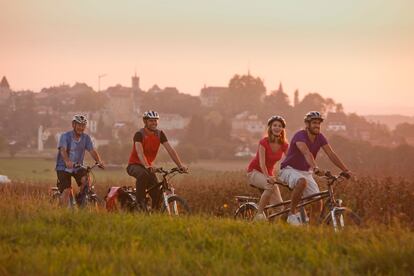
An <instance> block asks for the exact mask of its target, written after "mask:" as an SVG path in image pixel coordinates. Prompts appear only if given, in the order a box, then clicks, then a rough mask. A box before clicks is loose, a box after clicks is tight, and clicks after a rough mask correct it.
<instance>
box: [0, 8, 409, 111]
mask: <svg viewBox="0 0 414 276" xmlns="http://www.w3.org/2000/svg"><path fill="white" fill-rule="evenodd" d="M0 8H1V10H2V11H3V16H2V17H1V18H0V32H1V36H2V46H1V51H0V61H1V63H0V77H2V76H3V75H5V76H6V77H7V79H8V80H9V83H10V85H11V87H12V89H14V90H24V89H30V90H33V91H38V90H40V89H41V88H43V87H49V86H53V85H60V84H62V83H67V84H70V85H73V84H74V83H75V82H85V83H87V84H88V85H90V86H92V87H93V88H94V89H95V90H97V86H98V75H99V74H107V76H106V77H104V78H102V80H101V89H106V88H107V87H108V86H113V85H116V84H121V85H124V86H130V78H131V76H132V75H133V74H134V72H135V71H136V72H137V75H139V76H140V78H141V87H142V88H143V89H144V90H147V89H148V88H150V87H151V86H152V85H153V84H158V85H159V86H160V87H165V86H175V87H177V89H178V90H179V91H181V92H184V93H188V94H192V95H198V94H199V92H200V89H201V88H202V87H203V86H204V85H207V86H226V85H227V84H228V81H229V80H230V78H231V77H232V76H233V75H234V74H245V73H247V71H248V70H249V69H250V72H251V74H252V75H254V76H259V77H261V78H262V79H264V82H265V86H266V88H267V90H268V91H271V90H275V89H276V88H277V87H278V85H279V82H282V83H283V87H284V90H285V92H286V93H287V94H288V95H289V97H290V99H291V100H292V99H293V92H294V90H295V89H299V92H300V96H301V97H303V96H304V95H305V94H306V93H309V92H318V93H320V94H321V95H322V96H324V97H330V98H333V99H334V100H335V101H336V102H340V103H342V104H343V105H344V107H345V111H346V112H357V113H358V114H362V115H367V114H402V115H410V116H413V115H414V96H413V94H414V93H413V92H414V82H413V81H412V80H411V75H412V73H411V72H414V35H413V34H414V17H412V16H411V14H410V13H411V12H412V11H413V10H414V3H413V2H412V1H408V0H406V1H403V0H400V1H393V2H389V1H385V0H383V1H374V0H370V1H364V2H360V1H347V2H335V3H333V2H332V1H313V2H308V1H304V0H303V1H295V2H294V3H293V2H289V3H287V2H276V1H263V2H260V3H251V2H248V1H209V2H201V1H188V0H187V1H180V2H169V1H154V2H147V1H132V0H130V1H123V2H122V3H121V2H117V3H115V2H112V1H98V0H90V1H59V3H56V2H55V1H52V0H45V1H41V2H39V1H33V0H26V1H20V2H8V1H4V0H0ZM410 73H411V74H410Z"/></svg>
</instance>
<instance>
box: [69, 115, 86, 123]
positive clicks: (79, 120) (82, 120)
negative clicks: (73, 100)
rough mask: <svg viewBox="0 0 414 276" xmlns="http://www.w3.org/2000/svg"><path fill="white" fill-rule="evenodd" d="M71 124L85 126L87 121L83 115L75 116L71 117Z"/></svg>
mask: <svg viewBox="0 0 414 276" xmlns="http://www.w3.org/2000/svg"><path fill="white" fill-rule="evenodd" d="M72 122H76V123H78V124H84V125H86V124H87V123H88V119H86V116H85V115H81V114H76V115H75V116H73V119H72Z"/></svg>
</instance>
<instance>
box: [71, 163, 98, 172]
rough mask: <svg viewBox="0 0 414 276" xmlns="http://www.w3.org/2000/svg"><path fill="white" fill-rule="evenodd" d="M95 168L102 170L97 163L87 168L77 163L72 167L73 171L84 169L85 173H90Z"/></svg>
mask: <svg viewBox="0 0 414 276" xmlns="http://www.w3.org/2000/svg"><path fill="white" fill-rule="evenodd" d="M95 167H99V168H101V169H103V168H102V167H101V166H99V163H98V162H96V163H95V164H94V165H93V166H87V165H84V164H79V163H76V164H74V165H73V168H75V169H77V168H81V169H85V170H87V171H91V170H92V169H94V168H95Z"/></svg>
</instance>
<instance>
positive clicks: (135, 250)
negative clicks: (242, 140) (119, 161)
mask: <svg viewBox="0 0 414 276" xmlns="http://www.w3.org/2000/svg"><path fill="white" fill-rule="evenodd" d="M208 165H210V166H211V167H208ZM226 165H228V164H225V163H223V164H218V163H210V164H205V165H202V163H201V164H199V166H198V167H197V166H195V165H194V166H192V170H191V174H189V175H181V176H178V177H177V178H174V179H173V180H172V183H174V186H175V187H176V188H177V192H178V193H179V194H180V195H181V196H183V197H184V198H185V199H187V201H188V203H189V205H190V207H191V208H192V210H193V211H194V215H193V216H191V217H186V218H169V217H166V216H161V215H151V216H144V215H140V214H125V213H107V212H106V211H105V210H104V209H100V210H98V211H94V212H91V211H87V210H83V211H79V210H78V211H70V210H66V209H63V208H56V206H53V205H51V204H50V203H49V196H48V189H49V187H50V185H53V183H54V181H55V172H54V170H53V167H54V162H53V161H51V160H42V159H27V158H26V159H14V160H6V159H0V174H6V175H8V176H9V177H10V178H12V179H13V180H14V181H13V183H11V184H8V185H0V195H1V197H2V200H1V201H0V225H1V227H0V275H39V274H40V275H45V274H46V275H48V274H49V275H56V274H59V275H61V274H69V275H79V274H82V275H84V274H87V275H88V274H99V275H101V274H102V275H112V274H143V275H148V274H155V273H156V274H161V275H164V274H168V275H198V274H201V275H206V274H207V275H239V274H241V275H246V274H257V275H286V274H290V275H298V274H305V275H314V274H322V275H342V274H345V275H346V274H364V275H365V274H368V275H369V274H371V275H374V274H375V275H377V274H380V275H381V274H382V275H390V274H391V275H412V263H414V233H413V229H414V183H412V182H408V181H406V180H403V179H401V180H397V181H396V180H390V179H382V180H380V179H371V178H361V179H359V180H356V181H352V182H349V183H347V184H346V185H341V186H338V187H337V193H338V195H340V197H341V198H342V199H344V202H345V203H346V205H347V206H349V207H351V208H353V209H354V210H355V211H356V212H357V213H358V214H359V215H360V216H362V217H363V219H364V221H365V222H366V227H364V228H362V229H361V228H359V229H348V230H347V231H344V232H341V233H334V232H333V231H332V229H330V228H326V227H309V228H292V227H289V226H288V225H286V224H284V223H280V222H279V223H272V224H269V223H247V222H241V221H235V220H232V219H230V218H231V216H232V214H233V212H234V210H235V208H236V202H235V201H234V200H233V196H234V195H237V194H250V195H253V194H256V195H257V191H256V190H254V189H251V188H249V186H248V185H247V184H246V178H245V175H244V173H243V172H242V171H241V170H238V166H240V164H231V165H229V166H230V167H232V168H234V171H231V169H229V170H228V171H227V170H226V169H225V168H226ZM166 167H171V165H166ZM213 168H218V169H214V170H213ZM96 178H97V182H98V184H97V187H96V188H97V191H98V194H100V195H101V196H103V195H104V194H105V191H106V190H107V188H108V187H109V186H112V185H119V184H120V183H122V184H124V185H125V184H133V181H132V179H131V178H130V177H128V176H127V175H126V173H125V172H124V169H123V168H119V169H110V170H105V171H100V170H99V171H97V172H96ZM321 187H323V184H322V183H321ZM282 192H283V193H282V194H283V197H284V198H288V196H289V194H288V191H287V190H283V191H282ZM224 205H228V206H229V207H228V208H223V206H224Z"/></svg>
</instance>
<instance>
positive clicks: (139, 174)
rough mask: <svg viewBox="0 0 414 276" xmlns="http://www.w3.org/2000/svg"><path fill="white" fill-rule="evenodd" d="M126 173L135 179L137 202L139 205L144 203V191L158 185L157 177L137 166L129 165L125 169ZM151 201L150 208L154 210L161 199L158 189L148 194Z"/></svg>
mask: <svg viewBox="0 0 414 276" xmlns="http://www.w3.org/2000/svg"><path fill="white" fill-rule="evenodd" d="M126 171H127V173H128V174H129V175H130V176H132V177H134V178H135V179H136V183H135V188H136V197H137V202H139V203H141V202H144V201H145V189H148V188H150V187H152V186H153V185H155V184H157V183H158V180H157V177H156V176H155V174H154V173H150V172H149V171H148V170H147V169H146V168H144V166H142V165H138V164H130V165H128V167H127V169H126ZM149 195H150V197H151V200H152V208H153V209H156V208H158V206H159V201H160V197H161V191H160V189H159V188H158V187H157V188H154V189H152V190H151V191H150V192H149Z"/></svg>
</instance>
